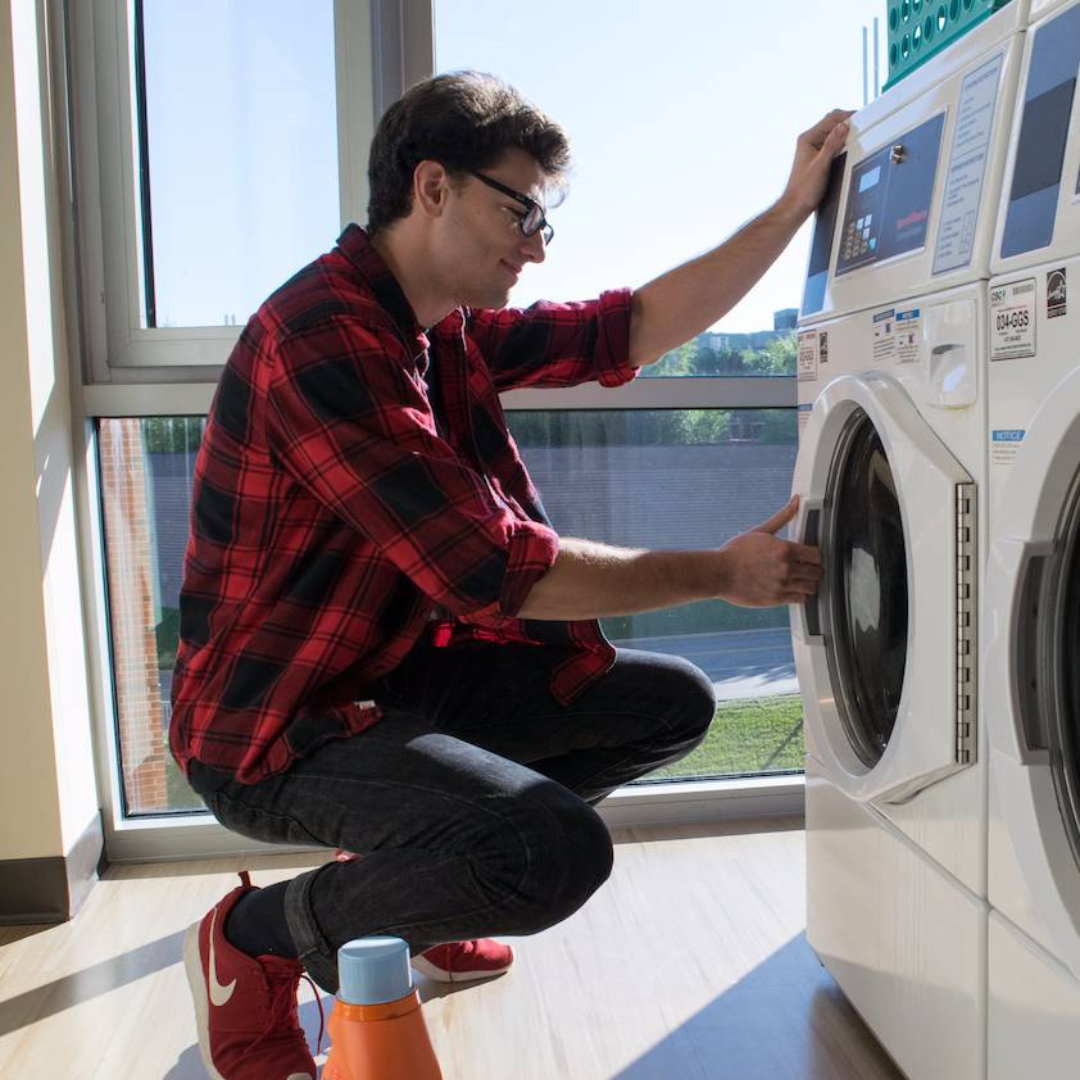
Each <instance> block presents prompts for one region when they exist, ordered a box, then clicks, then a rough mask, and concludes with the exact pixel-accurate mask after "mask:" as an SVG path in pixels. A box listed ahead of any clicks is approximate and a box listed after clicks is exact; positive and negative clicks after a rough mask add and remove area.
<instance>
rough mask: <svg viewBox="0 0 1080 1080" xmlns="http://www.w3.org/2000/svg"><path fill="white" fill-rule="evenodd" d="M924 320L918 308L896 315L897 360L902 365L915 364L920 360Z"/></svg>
mask: <svg viewBox="0 0 1080 1080" xmlns="http://www.w3.org/2000/svg"><path fill="white" fill-rule="evenodd" d="M921 336H922V318H921V313H920V311H919V309H918V308H912V309H911V311H898V312H897V313H896V359H897V362H898V363H901V364H914V363H915V361H916V360H918V359H919V339H920V338H921Z"/></svg>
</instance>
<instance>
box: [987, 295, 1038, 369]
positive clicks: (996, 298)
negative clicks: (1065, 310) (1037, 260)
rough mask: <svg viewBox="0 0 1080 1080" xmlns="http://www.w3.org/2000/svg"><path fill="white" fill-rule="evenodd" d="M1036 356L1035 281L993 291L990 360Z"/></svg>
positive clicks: (991, 299)
mask: <svg viewBox="0 0 1080 1080" xmlns="http://www.w3.org/2000/svg"><path fill="white" fill-rule="evenodd" d="M1034 355H1035V279H1034V278H1028V279H1027V280H1025V281H1013V282H1011V283H1010V284H1008V285H997V286H995V287H994V288H993V289H991V290H990V359H991V360H1016V359H1018V358H1020V357H1023V356H1034Z"/></svg>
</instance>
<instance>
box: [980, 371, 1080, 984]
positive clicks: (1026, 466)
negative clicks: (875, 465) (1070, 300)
mask: <svg viewBox="0 0 1080 1080" xmlns="http://www.w3.org/2000/svg"><path fill="white" fill-rule="evenodd" d="M990 530H991V541H992V546H991V550H990V559H989V567H988V572H987V605H988V607H987V621H986V628H987V629H986V633H987V648H986V673H987V674H986V717H987V723H988V726H989V733H990V748H991V773H992V775H993V776H994V783H995V784H996V785H997V791H998V797H999V802H1000V805H1001V812H1002V815H1003V817H1004V819H1005V822H1006V824H1007V826H1008V829H1009V834H1010V836H1011V839H1012V842H1013V846H1014V847H1015V849H1016V855H1017V858H1018V859H1019V861H1020V866H1021V868H1022V869H1023V871H1024V876H1025V878H1026V879H1027V883H1028V886H1029V888H1030V890H1031V894H1032V897H1033V899H1034V903H1035V907H1036V910H1037V911H1038V913H1039V916H1040V917H1041V919H1042V921H1043V922H1044V923H1045V925H1046V928H1047V931H1048V932H1049V934H1050V937H1051V940H1052V941H1053V943H1054V944H1055V945H1056V952H1057V954H1058V955H1059V956H1060V957H1061V959H1062V960H1064V961H1065V963H1067V964H1068V966H1069V967H1070V969H1071V970H1072V972H1073V974H1074V975H1075V976H1077V978H1080V369H1077V370H1076V371H1074V372H1073V373H1072V374H1071V375H1069V376H1068V377H1066V378H1065V379H1064V380H1062V382H1061V383H1060V384H1059V385H1058V386H1057V387H1056V388H1055V389H1054V391H1053V392H1052V393H1051V394H1050V395H1049V397H1048V398H1047V399H1046V401H1045V403H1044V404H1043V406H1042V408H1041V409H1040V410H1039V412H1038V413H1037V414H1036V415H1035V417H1034V419H1033V420H1032V421H1031V425H1030V429H1029V432H1028V435H1027V438H1026V439H1025V441H1024V443H1023V445H1022V447H1021V449H1020V452H1019V454H1018V455H1017V457H1016V460H1015V461H1014V463H1013V464H1012V465H1011V466H1010V475H1009V479H1008V481H1007V483H1006V485H1005V488H1004V489H1003V491H1002V494H1001V498H1000V500H998V501H997V503H996V505H995V508H994V516H993V520H992V521H991V525H990Z"/></svg>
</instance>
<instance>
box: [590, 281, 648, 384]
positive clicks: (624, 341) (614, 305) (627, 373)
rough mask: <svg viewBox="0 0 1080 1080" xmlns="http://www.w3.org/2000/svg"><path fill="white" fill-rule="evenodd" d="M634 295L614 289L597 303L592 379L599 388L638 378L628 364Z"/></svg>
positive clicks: (634, 368)
mask: <svg viewBox="0 0 1080 1080" xmlns="http://www.w3.org/2000/svg"><path fill="white" fill-rule="evenodd" d="M633 296H634V294H633V293H632V292H631V290H630V289H614V290H612V291H610V292H605V293H601V294H600V299H599V300H598V301H597V316H596V321H597V335H596V355H595V357H594V363H595V365H596V379H597V382H599V383H600V385H601V386H622V385H623V383H628V382H630V381H631V380H633V379H636V378H637V376H638V372H639V370H640V369H639V368H636V367H634V366H633V365H632V364H631V363H630V310H631V304H632V302H633Z"/></svg>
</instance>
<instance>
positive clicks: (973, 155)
mask: <svg viewBox="0 0 1080 1080" xmlns="http://www.w3.org/2000/svg"><path fill="white" fill-rule="evenodd" d="M1004 58H1005V54H1004V52H1000V53H998V54H997V56H995V57H994V58H993V59H992V60H988V61H987V62H986V63H985V64H983V65H982V67H980V68H978V69H976V70H975V71H973V72H971V74H970V75H968V76H967V78H966V79H964V85H963V88H962V89H961V91H960V105H959V108H958V109H957V111H956V125H955V128H954V130H953V143H952V151H951V152H950V154H949V173H948V179H947V181H946V185H945V199H944V201H943V204H942V209H941V225H940V227H939V228H938V238H937V249H936V250H935V252H934V273H935V274H941V273H944V272H945V271H946V270H957V269H959V268H960V267H961V266H967V265H968V263H970V262H971V254H972V252H973V251H974V249H975V225H976V223H977V221H978V219H979V200H980V198H981V197H982V189H983V178H984V176H985V174H986V162H987V157H988V155H987V150H988V148H989V146H990V131H991V128H992V127H993V124H994V106H995V104H996V102H997V91H998V82H999V81H1000V77H1001V65H1002V63H1003V61H1004Z"/></svg>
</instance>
